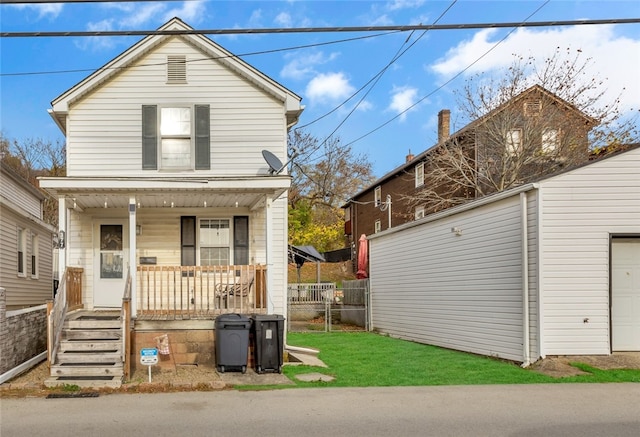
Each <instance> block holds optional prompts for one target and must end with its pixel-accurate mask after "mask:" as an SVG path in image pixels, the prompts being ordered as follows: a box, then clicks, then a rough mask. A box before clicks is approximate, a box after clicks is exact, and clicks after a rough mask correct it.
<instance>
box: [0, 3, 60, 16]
mask: <svg viewBox="0 0 640 437" xmlns="http://www.w3.org/2000/svg"><path fill="white" fill-rule="evenodd" d="M9 6H10V7H12V8H16V9H28V10H32V11H35V12H36V13H37V14H38V19H41V18H45V17H49V18H50V19H54V18H58V15H60V12H62V9H63V8H64V4H62V3H42V4H37V5H36V4H30V5H24V4H23V5H9Z"/></svg>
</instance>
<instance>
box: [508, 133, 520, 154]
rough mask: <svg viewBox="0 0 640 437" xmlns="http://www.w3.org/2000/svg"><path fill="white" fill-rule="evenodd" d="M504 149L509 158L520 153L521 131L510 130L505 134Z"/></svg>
mask: <svg viewBox="0 0 640 437" xmlns="http://www.w3.org/2000/svg"><path fill="white" fill-rule="evenodd" d="M506 147H507V153H508V154H509V156H516V155H518V154H519V153H520V152H521V151H522V130H520V129H511V130H510V131H509V132H507V141H506Z"/></svg>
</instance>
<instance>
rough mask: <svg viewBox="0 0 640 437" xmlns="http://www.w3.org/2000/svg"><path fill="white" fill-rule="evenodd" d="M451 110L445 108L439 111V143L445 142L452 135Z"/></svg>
mask: <svg viewBox="0 0 640 437" xmlns="http://www.w3.org/2000/svg"><path fill="white" fill-rule="evenodd" d="M450 125H451V111H449V110H448V109H443V110H442V111H440V112H438V143H441V142H443V141H444V140H446V139H447V138H449V135H451V127H450Z"/></svg>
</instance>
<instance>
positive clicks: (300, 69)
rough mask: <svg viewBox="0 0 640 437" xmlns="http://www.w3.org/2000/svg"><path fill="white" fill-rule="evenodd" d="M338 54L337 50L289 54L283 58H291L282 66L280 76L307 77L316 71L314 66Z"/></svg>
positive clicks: (290, 77)
mask: <svg viewBox="0 0 640 437" xmlns="http://www.w3.org/2000/svg"><path fill="white" fill-rule="evenodd" d="M338 56H340V54H339V53H337V52H334V53H330V54H329V55H326V54H325V53H324V52H315V53H311V54H304V55H298V54H289V55H287V56H286V57H285V58H287V59H289V58H293V59H291V61H289V62H288V63H287V64H286V65H285V66H284V67H282V70H281V71H280V76H282V77H285V78H287V79H297V80H300V79H304V78H307V77H309V76H312V75H314V74H316V73H317V71H316V70H315V67H316V66H318V65H323V64H326V63H328V62H331V61H333V60H334V59H336V58H337V57H338Z"/></svg>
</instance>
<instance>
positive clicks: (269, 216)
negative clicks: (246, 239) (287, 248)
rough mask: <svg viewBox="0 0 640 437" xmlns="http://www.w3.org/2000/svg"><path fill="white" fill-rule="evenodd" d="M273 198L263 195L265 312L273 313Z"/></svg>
mask: <svg viewBox="0 0 640 437" xmlns="http://www.w3.org/2000/svg"><path fill="white" fill-rule="evenodd" d="M272 204H273V198H272V197H271V196H266V197H265V222H266V226H267V229H266V231H267V232H266V235H267V238H266V246H267V256H266V261H267V281H266V282H267V284H266V286H267V313H268V314H273V295H272V293H273V275H272V272H273V257H274V254H273V250H274V248H273V208H272V206H273V205H272Z"/></svg>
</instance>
